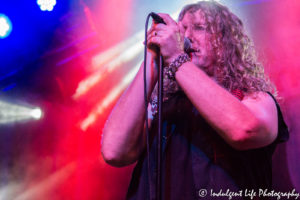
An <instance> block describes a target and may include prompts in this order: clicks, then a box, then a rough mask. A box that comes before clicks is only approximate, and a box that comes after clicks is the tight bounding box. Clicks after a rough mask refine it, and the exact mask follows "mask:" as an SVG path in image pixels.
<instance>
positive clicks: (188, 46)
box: [184, 37, 191, 53]
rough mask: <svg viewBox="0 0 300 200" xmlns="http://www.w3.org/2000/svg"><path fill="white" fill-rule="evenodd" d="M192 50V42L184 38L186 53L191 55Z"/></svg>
mask: <svg viewBox="0 0 300 200" xmlns="http://www.w3.org/2000/svg"><path fill="white" fill-rule="evenodd" d="M190 50H191V41H190V39H189V38H186V37H185V38H184V51H185V53H189V52H190Z"/></svg>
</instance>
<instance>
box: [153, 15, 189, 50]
mask: <svg viewBox="0 0 300 200" xmlns="http://www.w3.org/2000/svg"><path fill="white" fill-rule="evenodd" d="M150 16H151V17H152V18H153V20H154V21H155V23H157V24H166V23H165V21H164V20H163V18H161V17H160V16H159V15H158V14H156V13H154V12H151V13H150ZM184 51H185V52H186V53H190V52H192V51H193V49H192V48H191V41H190V39H189V38H186V37H185V38H184Z"/></svg>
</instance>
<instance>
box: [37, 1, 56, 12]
mask: <svg viewBox="0 0 300 200" xmlns="http://www.w3.org/2000/svg"><path fill="white" fill-rule="evenodd" d="M36 2H37V4H38V5H39V6H40V9H41V10H42V11H52V10H53V8H54V6H55V5H56V0H37V1H36Z"/></svg>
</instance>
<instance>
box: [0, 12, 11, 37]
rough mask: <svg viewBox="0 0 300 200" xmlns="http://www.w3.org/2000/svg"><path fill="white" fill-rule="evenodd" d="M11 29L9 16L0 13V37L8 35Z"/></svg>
mask: <svg viewBox="0 0 300 200" xmlns="http://www.w3.org/2000/svg"><path fill="white" fill-rule="evenodd" d="M11 30H12V24H11V21H10V20H9V18H8V17H7V16H6V15H4V14H0V38H1V39H2V38H6V37H7V36H9V34H10V32H11Z"/></svg>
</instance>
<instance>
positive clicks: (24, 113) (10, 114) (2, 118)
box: [0, 101, 42, 124]
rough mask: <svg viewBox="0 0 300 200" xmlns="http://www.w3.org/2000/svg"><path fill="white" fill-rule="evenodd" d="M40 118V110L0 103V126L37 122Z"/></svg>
mask: <svg viewBox="0 0 300 200" xmlns="http://www.w3.org/2000/svg"><path fill="white" fill-rule="evenodd" d="M41 117H42V110H41V109H40V108H32V107H26V106H22V105H16V104H11V103H7V102H3V101H0V124H10V123H14V122H20V121H28V120H32V119H35V120H38V119H40V118H41Z"/></svg>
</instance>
